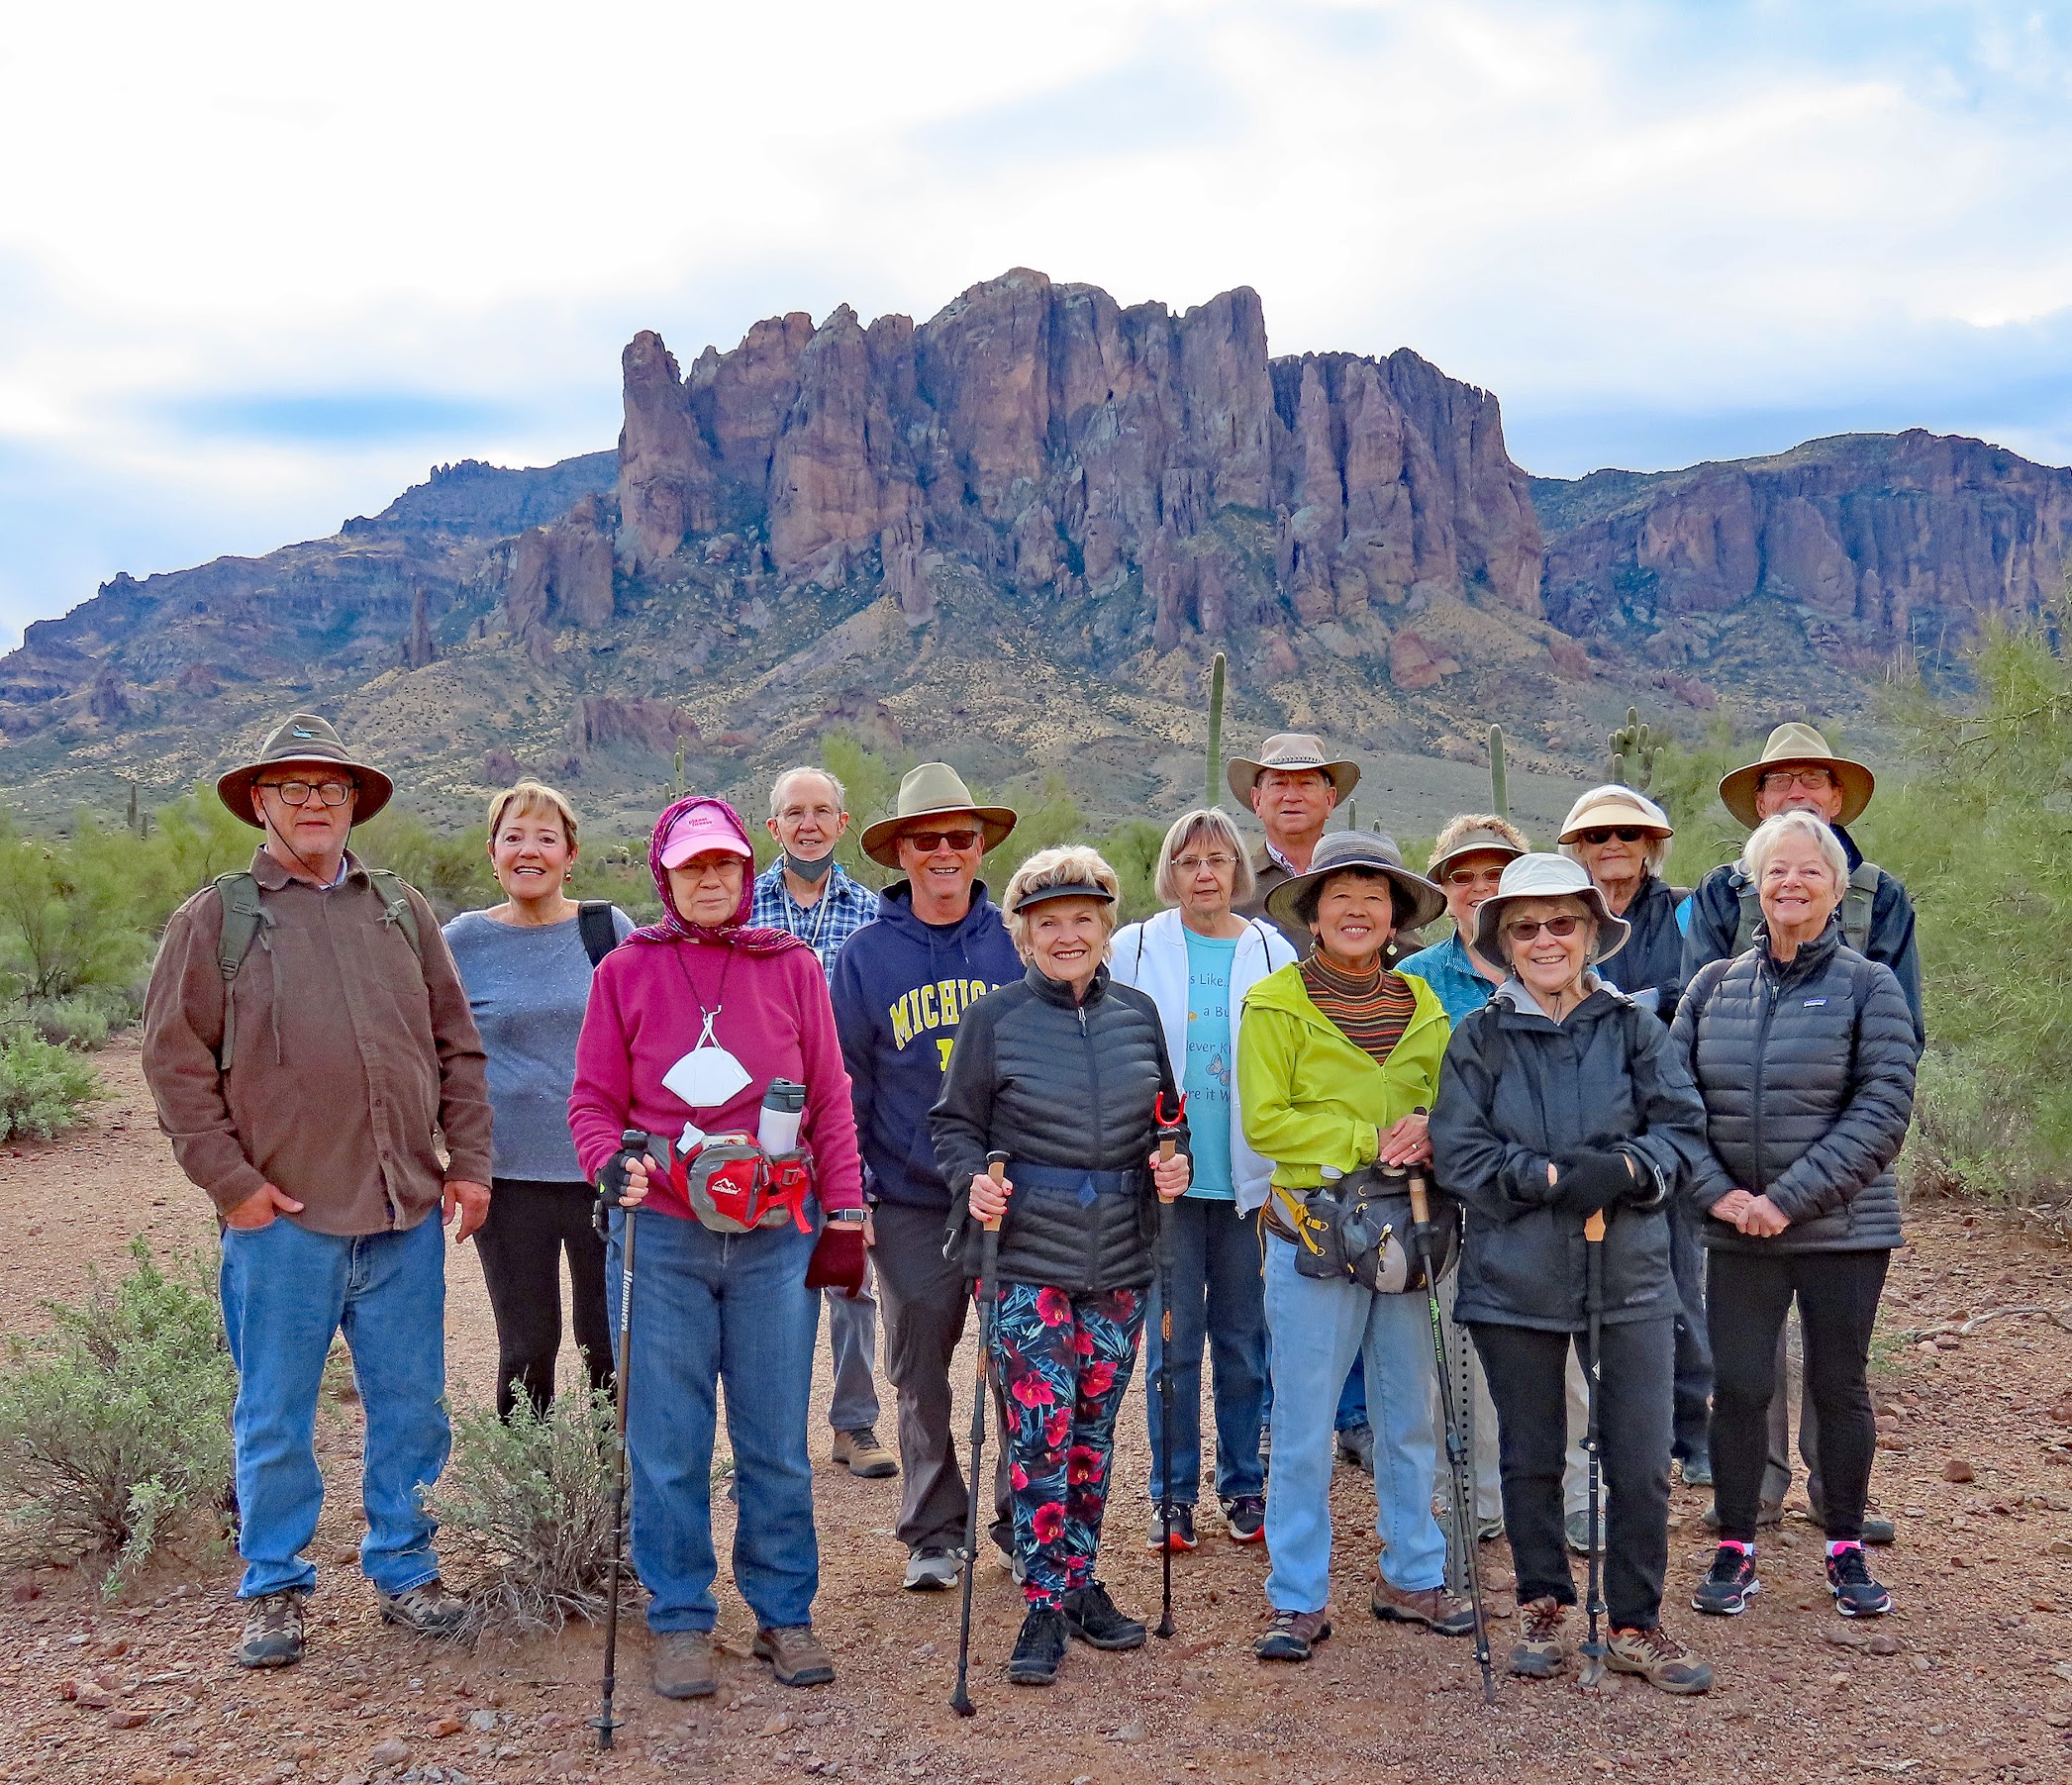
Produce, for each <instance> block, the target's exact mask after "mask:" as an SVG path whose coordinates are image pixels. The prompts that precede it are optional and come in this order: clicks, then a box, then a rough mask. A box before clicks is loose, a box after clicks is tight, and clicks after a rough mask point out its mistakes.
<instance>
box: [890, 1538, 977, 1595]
mask: <svg viewBox="0 0 2072 1785" xmlns="http://www.w3.org/2000/svg"><path fill="white" fill-rule="evenodd" d="M963 1570H964V1564H963V1561H962V1560H961V1559H960V1558H959V1557H958V1555H957V1553H956V1551H955V1550H953V1549H942V1548H938V1547H937V1546H936V1545H934V1544H931V1545H929V1546H928V1547H927V1548H923V1549H917V1550H915V1551H914V1553H913V1554H912V1555H910V1556H908V1557H907V1578H906V1581H905V1583H904V1584H905V1586H906V1589H907V1591H908V1592H909V1593H946V1592H947V1591H948V1590H949V1589H950V1588H951V1587H953V1586H955V1585H956V1584H957V1576H958V1575H959V1574H961V1573H962V1572H963Z"/></svg>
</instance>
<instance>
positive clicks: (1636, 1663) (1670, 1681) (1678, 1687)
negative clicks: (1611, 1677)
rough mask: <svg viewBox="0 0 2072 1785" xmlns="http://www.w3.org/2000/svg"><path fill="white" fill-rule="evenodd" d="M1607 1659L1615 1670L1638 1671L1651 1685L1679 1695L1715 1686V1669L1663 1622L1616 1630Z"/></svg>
mask: <svg viewBox="0 0 2072 1785" xmlns="http://www.w3.org/2000/svg"><path fill="white" fill-rule="evenodd" d="M1605 1659H1606V1661H1607V1662H1608V1663H1610V1665H1611V1668H1612V1671H1613V1672H1614V1673H1637V1674H1638V1675H1639V1676H1640V1677H1641V1678H1642V1679H1643V1680H1645V1681H1646V1682H1647V1683H1648V1684H1649V1685H1650V1686H1654V1687H1657V1688H1659V1689H1660V1690H1661V1691H1663V1692H1671V1693H1674V1694H1676V1695H1677V1696H1678V1697H1679V1698H1681V1697H1686V1696H1688V1695H1690V1694H1692V1693H1695V1692H1710V1691H1711V1690H1712V1689H1713V1670H1712V1668H1711V1667H1710V1666H1708V1665H1707V1664H1706V1663H1705V1662H1704V1661H1700V1660H1697V1659H1695V1658H1694V1657H1693V1656H1692V1653H1691V1651H1690V1650H1689V1649H1688V1648H1686V1647H1685V1646H1684V1645H1683V1644H1682V1643H1681V1642H1679V1641H1678V1640H1677V1639H1676V1638H1675V1637H1674V1636H1671V1635H1670V1634H1669V1633H1668V1632H1667V1631H1665V1630H1664V1629H1662V1627H1661V1626H1660V1625H1656V1626H1655V1628H1654V1629H1653V1630H1615V1631H1614V1632H1613V1633H1612V1640H1611V1641H1610V1642H1609V1643H1608V1644H1607V1645H1606V1648H1605Z"/></svg>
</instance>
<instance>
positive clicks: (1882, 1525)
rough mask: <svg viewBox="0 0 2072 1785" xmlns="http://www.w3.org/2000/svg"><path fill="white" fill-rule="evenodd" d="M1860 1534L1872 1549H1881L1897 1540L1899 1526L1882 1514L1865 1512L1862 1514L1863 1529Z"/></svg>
mask: <svg viewBox="0 0 2072 1785" xmlns="http://www.w3.org/2000/svg"><path fill="white" fill-rule="evenodd" d="M1860 1535H1861V1537H1862V1538H1863V1541H1864V1542H1866V1543H1868V1544H1870V1545H1871V1547H1873V1548H1874V1549H1883V1548H1885V1547H1886V1546H1887V1545H1889V1544H1891V1543H1894V1542H1896V1541H1898V1539H1899V1535H1900V1528H1899V1527H1898V1526H1897V1525H1895V1524H1894V1523H1893V1522H1892V1521H1891V1520H1890V1519H1888V1518H1885V1517H1884V1516H1883V1515H1882V1514H1879V1513H1865V1514H1864V1515H1863V1530H1862V1532H1861V1534H1860Z"/></svg>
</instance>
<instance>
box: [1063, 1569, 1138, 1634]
mask: <svg viewBox="0 0 2072 1785" xmlns="http://www.w3.org/2000/svg"><path fill="white" fill-rule="evenodd" d="M1064 1618H1065V1629H1066V1630H1068V1631H1070V1632H1071V1633H1072V1635H1073V1636H1077V1637H1078V1638H1079V1639H1080V1641H1082V1642H1088V1643H1091V1644H1092V1645H1093V1646H1094V1647H1096V1648H1141V1647H1142V1646H1143V1645H1144V1627H1143V1626H1142V1625H1140V1624H1139V1623H1137V1621H1136V1620H1135V1618H1126V1617H1125V1616H1124V1615H1123V1614H1122V1613H1121V1612H1119V1611H1117V1610H1116V1605H1115V1601H1114V1600H1113V1599H1111V1598H1109V1597H1108V1589H1107V1588H1106V1587H1105V1586H1103V1585H1102V1584H1101V1583H1100V1582H1099V1581H1097V1580H1096V1581H1090V1582H1088V1584H1087V1585H1085V1586H1083V1587H1080V1588H1077V1589H1075V1590H1074V1591H1073V1592H1070V1593H1067V1594H1066V1595H1065V1598H1064Z"/></svg>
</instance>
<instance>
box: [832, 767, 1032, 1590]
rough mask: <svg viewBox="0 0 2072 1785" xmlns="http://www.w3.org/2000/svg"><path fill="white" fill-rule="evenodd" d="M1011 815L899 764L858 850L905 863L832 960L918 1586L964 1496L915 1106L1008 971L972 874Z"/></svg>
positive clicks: (931, 1151) (925, 1107)
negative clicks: (967, 1020)
mask: <svg viewBox="0 0 2072 1785" xmlns="http://www.w3.org/2000/svg"><path fill="white" fill-rule="evenodd" d="M1014 828H1015V815H1014V814H1013V813H1012V812H1010V811H1009V810H1008V809H1007V808H1006V807H1004V806H980V805H978V804H976V803H975V802H974V801H973V800H972V798H971V794H970V792H969V790H968V789H967V788H966V787H965V786H964V783H963V781H962V780H961V779H960V778H959V777H958V775H957V773H956V771H955V770H954V769H952V768H950V767H949V766H948V765H947V764H946V763H942V762H924V763H923V764H922V765H921V766H920V767H919V768H916V769H915V770H913V772H912V773H910V774H909V775H908V776H907V777H906V779H905V780H904V781H902V782H901V783H900V789H899V803H898V806H897V808H896V815H895V816H894V817H892V818H889V819H885V820H882V821H881V822H879V823H878V824H875V825H872V826H871V827H870V828H869V829H868V830H867V831H865V832H864V833H863V852H864V853H865V854H866V855H868V856H869V857H870V858H871V860H873V861H876V862H880V863H882V864H883V865H884V866H886V867H892V868H898V869H899V870H900V871H901V872H903V873H904V874H905V875H906V876H907V877H906V879H905V880H903V881H894V882H893V884H892V885H890V886H889V887H887V888H886V889H885V891H884V892H883V893H881V894H880V895H879V898H878V915H877V916H876V917H875V918H874V919H873V920H872V921H871V922H870V923H868V924H866V925H864V926H863V928H862V929H861V930H859V931H857V932H856V933H855V935H854V936H852V937H850V938H849V940H848V941H847V942H844V943H842V945H841V953H840V956H839V958H838V959H837V961H836V963H835V984H834V996H835V1026H836V1029H837V1031H838V1032H839V1035H840V1037H841V1056H842V1061H843V1063H844V1064H845V1065H846V1066H847V1067H848V1073H849V1083H850V1086H851V1091H852V1095H853V1096H854V1099H855V1106H856V1137H857V1140H858V1141H859V1142H860V1143H861V1146H862V1149H863V1166H864V1187H865V1191H866V1194H867V1195H868V1197H869V1199H870V1204H871V1225H870V1227H869V1228H867V1229H866V1230H865V1238H866V1239H867V1240H869V1242H870V1244H871V1248H872V1250H871V1256H872V1259H873V1260H874V1262H875V1263H876V1265H877V1273H878V1300H879V1304H880V1307H881V1308H882V1310H883V1313H884V1327H885V1373H886V1374H887V1375H888V1376H890V1377H891V1379H892V1385H893V1387H894V1388H895V1389H896V1390H897V1391H898V1394H899V1450H900V1463H901V1466H902V1468H903V1470H904V1472H905V1476H906V1491H905V1495H904V1498H903V1500H902V1503H901V1506H900V1515H899V1536H900V1540H901V1541H902V1542H904V1543H905V1544H906V1545H907V1551H908V1560H907V1574H906V1585H907V1586H908V1587H909V1588H911V1589H913V1590H915V1591H917V1592H925V1591H932V1590H939V1589H942V1588H946V1587H951V1586H954V1585H955V1584H956V1580H957V1570H958V1565H959V1564H958V1561H957V1551H958V1550H959V1548H960V1547H961V1546H962V1543H963V1537H964V1515H965V1506H966V1487H965V1481H964V1473H963V1470H962V1469H961V1468H960V1467H959V1466H958V1463H957V1452H956V1440H955V1438H953V1437H952V1435H951V1429H950V1399H949V1365H950V1359H951V1358H952V1357H953V1356H954V1355H955V1353H956V1348H957V1342H958V1340H959V1339H962V1338H963V1334H964V1316H965V1311H966V1309H967V1308H968V1307H969V1305H970V1294H969V1291H968V1288H967V1286H966V1284H965V1281H964V1275H963V1272H962V1270H961V1269H960V1268H959V1267H958V1265H956V1264H954V1263H952V1262H950V1261H949V1260H947V1259H945V1258H944V1257H943V1255H942V1234H943V1228H944V1225H945V1222H946V1220H947V1217H948V1214H949V1200H950V1199H949V1186H948V1184H946V1183H945V1182H944V1181H943V1179H942V1174H941V1172H940V1171H938V1170H937V1167H936V1154H935V1148H934V1145H933V1144H932V1142H931V1141H930V1139H929V1120H928V1118H929V1111H930V1110H931V1109H933V1108H934V1107H935V1103H936V1099H937V1096H939V1095H940V1093H941V1088H942V1071H943V1067H944V1066H945V1065H947V1063H948V1061H949V1047H950V1043H951V1042H952V1041H954V1040H955V1039H956V1033H957V1026H958V1025H959V1024H960V1023H961V1022H962V1021H963V1016H964V1012H965V1011H966V1010H968V1009H969V1008H970V1007H971V1005H972V1004H974V1003H975V1002H976V1001H977V1000H978V999H980V998H982V997H984V996H985V994H986V993H987V992H989V991H992V990H993V989H994V988H995V987H997V986H1002V985H1012V984H1014V983H1015V982H1017V981H1018V980H1020V979H1021V977H1022V974H1023V965H1022V959H1021V956H1020V955H1018V954H1017V953H1016V951H1015V945H1014V943H1013V942H1011V941H1010V940H1009V938H1008V933H1007V925H1006V923H1005V922H1003V921H1002V919H1001V916H1000V911H999V908H998V907H997V906H996V905H994V903H993V902H992V900H991V899H989V898H987V897H986V889H985V887H984V885H983V884H982V883H981V882H980V881H979V879H978V868H979V862H980V858H981V857H982V856H983V855H984V854H985V852H986V851H987V850H988V849H991V848H993V847H994V846H995V845H997V844H998V843H1000V842H1001V841H1002V840H1003V839H1004V838H1005V837H1006V836H1007V835H1008V833H1009V832H1010V831H1012V830H1013V829H1014ZM1003 1454H1004V1452H1003ZM994 1510H995V1529H996V1531H997V1530H1005V1529H1006V1527H1007V1522H1008V1518H1009V1512H1008V1490H1007V1480H1006V1474H1005V1470H1004V1469H1002V1468H996V1471H995V1480H994Z"/></svg>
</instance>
